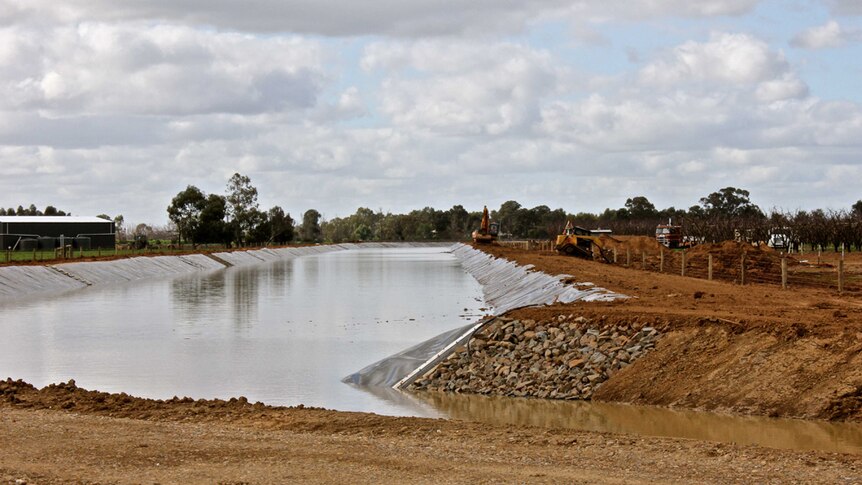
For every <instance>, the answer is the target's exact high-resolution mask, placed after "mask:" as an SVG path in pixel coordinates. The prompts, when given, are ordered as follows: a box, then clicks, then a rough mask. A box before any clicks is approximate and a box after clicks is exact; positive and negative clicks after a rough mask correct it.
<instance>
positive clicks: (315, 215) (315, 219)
mask: <svg viewBox="0 0 862 485" xmlns="http://www.w3.org/2000/svg"><path fill="white" fill-rule="evenodd" d="M320 234H321V232H320V212H317V211H316V210H314V209H309V210H307V211H305V214H303V215H302V226H301V227H300V229H299V235H300V238H301V239H302V240H303V241H305V242H320Z"/></svg>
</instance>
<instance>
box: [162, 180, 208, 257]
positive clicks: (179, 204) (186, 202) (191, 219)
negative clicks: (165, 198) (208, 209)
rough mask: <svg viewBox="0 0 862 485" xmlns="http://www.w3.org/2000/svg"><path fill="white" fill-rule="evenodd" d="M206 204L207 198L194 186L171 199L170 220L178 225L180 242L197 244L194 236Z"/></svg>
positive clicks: (169, 207)
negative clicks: (186, 241) (188, 241)
mask: <svg viewBox="0 0 862 485" xmlns="http://www.w3.org/2000/svg"><path fill="white" fill-rule="evenodd" d="M205 203H206V196H205V195H204V193H203V192H202V191H201V189H199V188H197V187H195V186H194V185H189V186H188V187H186V189H185V190H183V191H181V192H180V193H178V194H177V195H176V196H174V198H173V199H171V205H169V206H168V218H169V219H170V220H171V222H173V223H174V224H176V226H177V233H178V236H179V238H180V242H183V241H184V240H191V241H192V243H194V242H195V241H194V239H193V236H194V235H195V233H196V231H197V227H198V224H199V223H200V214H201V210H203V207H204V205H205Z"/></svg>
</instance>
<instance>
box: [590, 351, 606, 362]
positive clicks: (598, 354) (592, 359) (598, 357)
mask: <svg viewBox="0 0 862 485" xmlns="http://www.w3.org/2000/svg"><path fill="white" fill-rule="evenodd" d="M607 359H608V357H607V356H606V355H605V354H603V353H601V352H596V353H594V354H593V355H592V356H591V357H590V363H593V364H601V363H602V362H604V361H606V360H607Z"/></svg>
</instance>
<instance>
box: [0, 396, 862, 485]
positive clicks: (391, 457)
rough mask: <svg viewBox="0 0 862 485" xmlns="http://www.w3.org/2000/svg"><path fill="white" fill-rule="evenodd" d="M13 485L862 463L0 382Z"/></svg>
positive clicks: (753, 478)
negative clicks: (141, 396) (157, 398)
mask: <svg viewBox="0 0 862 485" xmlns="http://www.w3.org/2000/svg"><path fill="white" fill-rule="evenodd" d="M0 450H2V453H0V483H9V484H12V483H32V484H65V483H226V484H227V483H230V484H239V483H243V484H246V483H248V484H251V483H348V482H349V483H357V484H361V483H375V484H376V483H440V484H443V483H471V484H472V483H597V484H619V483H633V484H648V483H649V484H652V483H731V482H732V483H746V482H758V483H791V482H792V483H824V482H825V483H858V482H859V481H860V480H862V457H860V456H855V455H845V454H837V453H822V452H799V451H790V450H773V449H766V448H758V447H754V446H738V445H732V444H720V443H711V442H707V441H695V440H687V439H669V438H649V437H634V436H626V435H615V434H609V433H594V432H579V431H573V430H567V429H541V428H529V427H516V426H489V425H486V424H480V423H467V422H461V421H444V420H436V419H423V418H397V417H387V416H376V415H373V414H364V413H347V412H337V411H327V410H323V409H308V408H301V407H296V408H281V407H270V406H263V405H261V404H250V403H247V402H244V401H243V400H242V399H237V400H231V401H203V400H201V401H193V400H191V399H173V400H168V401H154V400H148V399H140V398H134V397H130V396H127V395H124V394H105V393H98V392H93V391H86V390H83V389H80V388H78V387H76V386H75V385H74V383H68V384H59V385H53V386H48V387H46V388H43V389H42V390H37V389H35V388H33V387H32V386H30V385H28V384H26V383H22V382H20V381H19V382H12V381H5V382H2V381H0Z"/></svg>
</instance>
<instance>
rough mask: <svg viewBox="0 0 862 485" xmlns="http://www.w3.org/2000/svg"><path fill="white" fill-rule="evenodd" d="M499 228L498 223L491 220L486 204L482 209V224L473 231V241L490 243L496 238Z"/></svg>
mask: <svg viewBox="0 0 862 485" xmlns="http://www.w3.org/2000/svg"><path fill="white" fill-rule="evenodd" d="M499 230H500V226H499V224H497V223H496V222H491V217H490V216H489V215H488V206H485V208H484V209H482V225H481V226H480V227H479V229H476V230H475V231H473V242H474V243H479V244H491V243H492V242H494V241H496V240H497V232H498V231H499Z"/></svg>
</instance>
